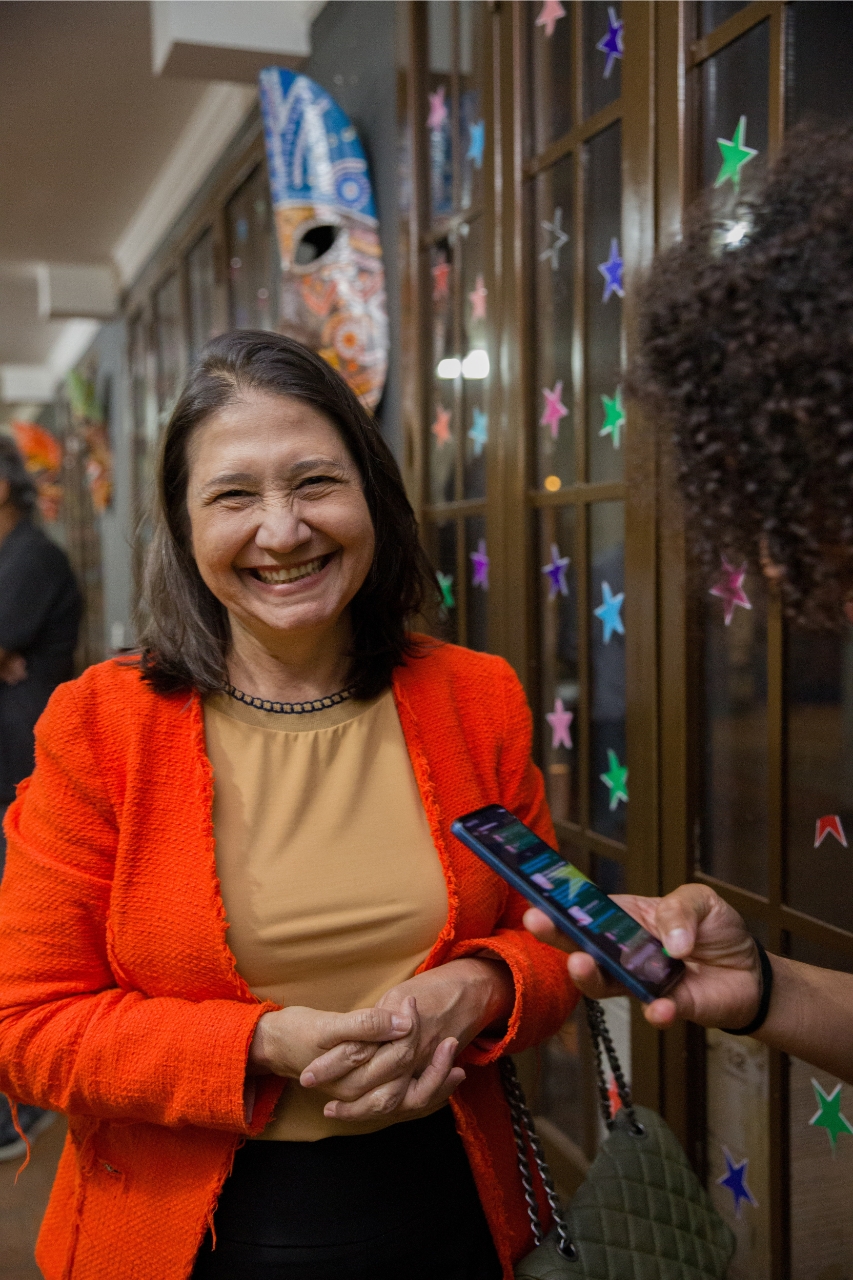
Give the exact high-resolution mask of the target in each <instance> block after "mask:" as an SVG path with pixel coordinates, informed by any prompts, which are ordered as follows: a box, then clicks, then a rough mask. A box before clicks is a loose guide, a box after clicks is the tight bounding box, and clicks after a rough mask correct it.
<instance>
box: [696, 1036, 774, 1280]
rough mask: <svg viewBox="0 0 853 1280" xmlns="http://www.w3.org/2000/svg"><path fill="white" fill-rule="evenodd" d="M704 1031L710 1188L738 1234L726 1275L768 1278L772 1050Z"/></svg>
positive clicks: (755, 1279)
mask: <svg viewBox="0 0 853 1280" xmlns="http://www.w3.org/2000/svg"><path fill="white" fill-rule="evenodd" d="M705 1036H706V1039H705V1044H706V1058H705V1062H706V1068H707V1089H708V1094H707V1107H708V1112H707V1114H708V1131H707V1143H708V1147H707V1150H708V1190H709V1192H710V1195H711V1199H712V1200H713V1202H714V1205H715V1206H716V1208H717V1209H718V1210H719V1212H720V1213H721V1215H722V1217H723V1218H724V1220H725V1221H726V1222H727V1223H728V1224H729V1226H730V1227H731V1229H732V1231H733V1232H734V1233H735V1236H736V1238H737V1250H736V1252H735V1256H734V1258H733V1259H732V1261H731V1263H730V1264H729V1269H728V1272H727V1273H726V1274H727V1277H728V1280H770V1142H769V1132H770V1109H769V1084H768V1068H769V1054H768V1051H767V1047H766V1046H765V1045H763V1044H759V1043H758V1041H757V1040H753V1039H751V1037H749V1036H742V1037H741V1036H727V1035H726V1033H725V1032H724V1031H713V1030H712V1031H707V1032H706V1033H705ZM747 1192H748V1193H749V1194H748V1195H747V1194H745V1193H747ZM750 1196H751V1199H750Z"/></svg>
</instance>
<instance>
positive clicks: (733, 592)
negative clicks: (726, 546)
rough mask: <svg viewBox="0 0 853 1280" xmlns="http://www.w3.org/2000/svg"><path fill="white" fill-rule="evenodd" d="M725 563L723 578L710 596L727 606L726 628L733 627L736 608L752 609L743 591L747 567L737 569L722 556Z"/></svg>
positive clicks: (712, 589) (713, 588)
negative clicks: (732, 622)
mask: <svg viewBox="0 0 853 1280" xmlns="http://www.w3.org/2000/svg"><path fill="white" fill-rule="evenodd" d="M721 559H722V562H723V572H722V578H721V579H720V581H719V582H718V583H717V584H716V586H714V587H711V590H710V592H709V593H708V594H709V595H712V596H716V597H717V599H718V600H722V602H723V604H724V605H725V609H726V612H725V622H726V626H727V627H728V626H730V625H731V620H732V618H733V617H734V612H735V607H736V606H738V605H739V606H740V607H741V609H751V608H752V605H751V604H750V603H749V598H748V596H747V594H746V592H745V591H744V589H743V580H744V578H745V577H746V566H745V565H744V566H743V567H742V568H740V569H735V567H734V566H733V565H730V564H729V562H728V560H727V559H726V557H725V556H721Z"/></svg>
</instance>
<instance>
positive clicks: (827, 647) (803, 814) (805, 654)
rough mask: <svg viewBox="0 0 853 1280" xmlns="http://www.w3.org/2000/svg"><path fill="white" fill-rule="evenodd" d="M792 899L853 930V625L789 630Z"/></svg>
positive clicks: (795, 904)
mask: <svg viewBox="0 0 853 1280" xmlns="http://www.w3.org/2000/svg"><path fill="white" fill-rule="evenodd" d="M785 695H786V701H787V707H788V718H787V789H786V790H787V796H786V799H787V823H786V836H787V869H788V891H787V901H788V903H789V904H790V905H791V906H792V907H795V908H796V909H797V910H798V911H805V912H806V913H807V914H808V915H812V916H816V917H817V918H818V919H819V920H825V921H827V923H829V924H835V925H838V926H839V927H840V928H842V929H849V930H853V866H851V852H850V848H849V847H845V846H844V844H842V839H845V840H847V841H848V842H849V841H851V840H853V628H850V627H849V626H846V627H845V629H844V631H843V632H842V633H841V634H838V633H835V632H831V631H807V630H805V629H804V628H802V627H790V628H789V631H788V643H787V655H786V672H785Z"/></svg>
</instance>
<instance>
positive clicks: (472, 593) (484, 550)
mask: <svg viewBox="0 0 853 1280" xmlns="http://www.w3.org/2000/svg"><path fill="white" fill-rule="evenodd" d="M465 567H466V569H467V571H468V589H467V592H466V596H467V607H466V623H467V627H466V630H467V634H466V640H465V643H466V644H467V646H468V648H469V649H488V647H489V609H488V603H489V568H490V560H489V548H488V543H487V541H486V517H485V516H469V517H468V519H467V520H466V521H465Z"/></svg>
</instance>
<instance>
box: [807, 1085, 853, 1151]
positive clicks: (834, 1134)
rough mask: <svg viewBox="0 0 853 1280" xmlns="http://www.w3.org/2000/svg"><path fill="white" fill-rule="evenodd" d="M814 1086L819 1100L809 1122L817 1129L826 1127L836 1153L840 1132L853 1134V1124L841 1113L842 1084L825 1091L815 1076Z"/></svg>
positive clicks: (831, 1145) (830, 1143) (816, 1097)
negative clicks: (827, 1091)
mask: <svg viewBox="0 0 853 1280" xmlns="http://www.w3.org/2000/svg"><path fill="white" fill-rule="evenodd" d="M812 1088H813V1089H814V1096H815V1100H816V1101H817V1111H816V1112H815V1113H814V1115H813V1116H812V1118H811V1120H810V1121H809V1124H813V1125H814V1126H815V1128H816V1129H826V1132H827V1133H828V1134H829V1145H830V1147H831V1148H832V1151H833V1154H834V1153H835V1144H836V1142H837V1141H838V1137H839V1134H842V1133H851V1134H853V1124H851V1123H850V1121H849V1120H848V1119H847V1117H846V1116H843V1115H842V1114H841V1084H840V1083H839V1084H837V1085H836V1086H835V1088H834V1089H833V1091H832V1093H824V1091H823V1089H822V1088H821V1087H820V1085H819V1084H818V1082H817V1080H815V1079H814V1078H813V1079H812Z"/></svg>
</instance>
